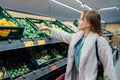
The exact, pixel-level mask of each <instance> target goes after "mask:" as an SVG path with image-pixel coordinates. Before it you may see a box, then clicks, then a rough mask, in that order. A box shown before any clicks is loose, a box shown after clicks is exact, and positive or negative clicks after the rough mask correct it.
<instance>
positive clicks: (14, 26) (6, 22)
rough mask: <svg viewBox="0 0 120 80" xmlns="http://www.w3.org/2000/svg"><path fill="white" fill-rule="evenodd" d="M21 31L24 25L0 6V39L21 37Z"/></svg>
mask: <svg viewBox="0 0 120 80" xmlns="http://www.w3.org/2000/svg"><path fill="white" fill-rule="evenodd" d="M23 31H24V27H22V26H20V24H19V23H18V21H17V20H15V18H14V17H12V16H11V15H10V14H8V13H7V11H6V10H5V9H4V8H2V7H0V40H4V39H17V38H21V36H22V33H23Z"/></svg>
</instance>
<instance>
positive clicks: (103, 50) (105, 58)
mask: <svg viewBox="0 0 120 80" xmlns="http://www.w3.org/2000/svg"><path fill="white" fill-rule="evenodd" d="M98 52H99V57H100V61H101V62H102V65H103V68H104V77H105V80H117V77H116V72H115V67H114V64H113V55H112V51H111V47H110V46H109V44H108V42H107V40H106V39H105V38H103V37H102V38H100V39H98Z"/></svg>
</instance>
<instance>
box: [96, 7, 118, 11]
mask: <svg viewBox="0 0 120 80" xmlns="http://www.w3.org/2000/svg"><path fill="white" fill-rule="evenodd" d="M110 9H117V10H118V9H119V8H118V7H108V8H101V9H99V10H98V11H102V10H110Z"/></svg>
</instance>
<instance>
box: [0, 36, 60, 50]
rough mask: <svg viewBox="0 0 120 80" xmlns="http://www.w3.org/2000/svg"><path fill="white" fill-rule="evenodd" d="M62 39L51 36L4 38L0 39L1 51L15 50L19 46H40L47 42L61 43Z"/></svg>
mask: <svg viewBox="0 0 120 80" xmlns="http://www.w3.org/2000/svg"><path fill="white" fill-rule="evenodd" d="M60 42H61V41H59V40H56V39H51V38H44V39H40V38H33V39H19V40H11V39H8V40H4V41H0V45H1V46H0V51H6V50H13V49H18V48H26V47H32V46H40V45H47V44H54V43H60Z"/></svg>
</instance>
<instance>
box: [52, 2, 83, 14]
mask: <svg viewBox="0 0 120 80" xmlns="http://www.w3.org/2000/svg"><path fill="white" fill-rule="evenodd" d="M51 1H52V2H55V3H57V4H59V5H62V6H64V7H67V8H69V9H72V10H74V11H76V12H79V13H81V11H79V10H77V9H75V8H73V7H71V6H68V5H66V4H63V3H61V2H59V1H56V0H51Z"/></svg>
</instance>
